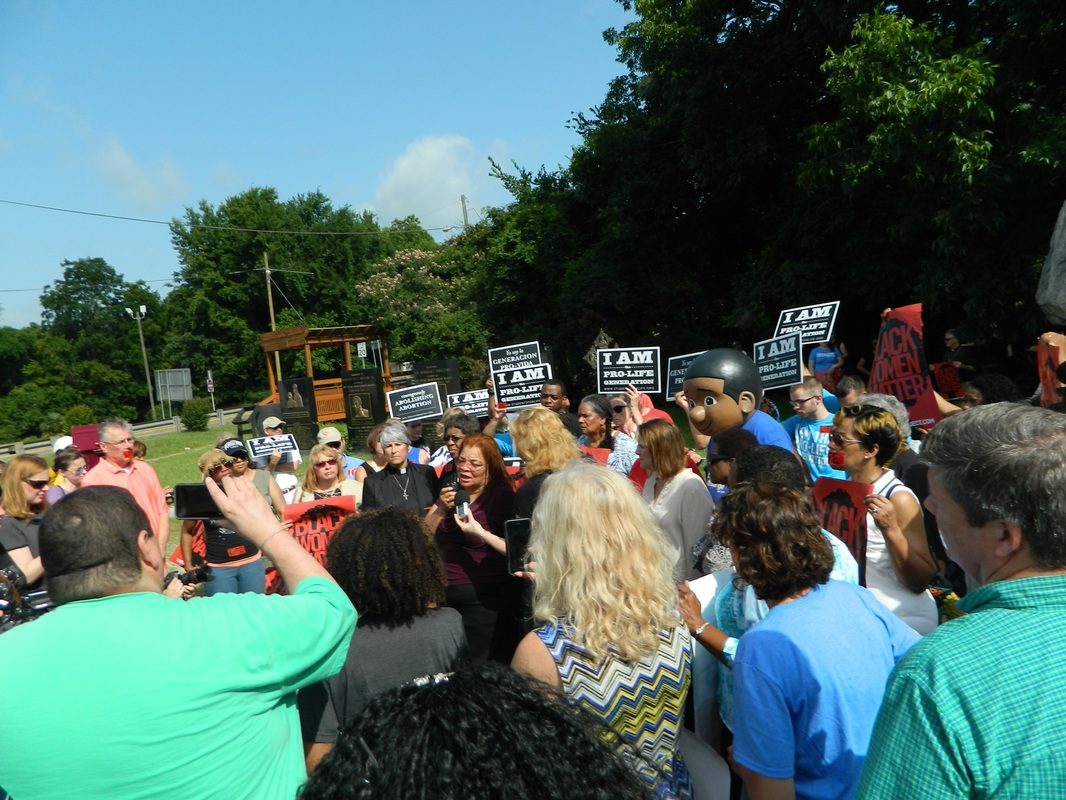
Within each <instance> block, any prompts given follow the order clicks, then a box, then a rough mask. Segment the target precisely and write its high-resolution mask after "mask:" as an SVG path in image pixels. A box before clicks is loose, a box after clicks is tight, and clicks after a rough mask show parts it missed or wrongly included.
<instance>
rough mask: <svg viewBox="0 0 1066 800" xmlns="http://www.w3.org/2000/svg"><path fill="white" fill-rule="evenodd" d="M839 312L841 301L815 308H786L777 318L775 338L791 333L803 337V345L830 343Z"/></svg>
mask: <svg viewBox="0 0 1066 800" xmlns="http://www.w3.org/2000/svg"><path fill="white" fill-rule="evenodd" d="M839 310H840V301H839V300H834V301H833V302H832V303H818V304H817V305H813V306H798V307H796V308H786V309H785V310H784V311H782V312H781V313H780V314H778V316H777V327H776V328H774V338H775V339H776V338H777V337H779V336H784V335H786V334H789V333H798V334H800V336H801V337H803V339H802V341H803V344H810V343H812V342H828V341H829V340H830V339H831V338H833V326H834V325H836V321H837V311H839Z"/></svg>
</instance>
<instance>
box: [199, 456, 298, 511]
mask: <svg viewBox="0 0 1066 800" xmlns="http://www.w3.org/2000/svg"><path fill="white" fill-rule="evenodd" d="M215 447H216V448H217V449H219V450H221V451H222V452H223V453H225V454H226V455H227V456H229V457H230V458H231V459H233V466H232V467H230V472H231V473H233V477H234V478H244V479H245V480H246V481H251V482H252V486H254V487H255V488H256V489H258V490H259V494H261V495H263V499H264V500H266V501H267V502H268V503H270V506H271V508H273V509H274V516H276V517H277V518H278V519H281V517H282V515H283V514H284V513H285V497H284V496H283V495H282V493H281V487H280V486H278V482H277V481H276V480H274V476H273V475H271V474H270V470H266V469H256V468H255V467H253V466H252V462H251V461H250V460H249V458H248V451H247V450H246V449H245V448H244V442H242V441H241V440H240V439H234V438H232V437H227V436H222V437H219V440H218V442H217V443H216V444H215Z"/></svg>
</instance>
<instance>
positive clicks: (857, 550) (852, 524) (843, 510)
mask: <svg viewBox="0 0 1066 800" xmlns="http://www.w3.org/2000/svg"><path fill="white" fill-rule="evenodd" d="M873 490H874V487H873V486H872V485H871V484H869V483H857V482H856V481H842V480H840V479H839V478H819V479H818V480H816V481H815V482H814V486H813V487H812V489H811V499H812V500H814V510H815V512H816V513H817V514H818V517H819V519H821V521H822V527H823V528H825V529H826V530H827V531H829V532H830V533H831V534H833V535H834V536H835V537H837V538H838V539H840V541H842V542H843V543H844V544H845V546H846V547H847V548H848V550H850V551H851V554H852V555H853V556H855V561H856V563H857V564H858V565H859V584H860V585H862V586H865V585H866V496H867V495H869V494H873Z"/></svg>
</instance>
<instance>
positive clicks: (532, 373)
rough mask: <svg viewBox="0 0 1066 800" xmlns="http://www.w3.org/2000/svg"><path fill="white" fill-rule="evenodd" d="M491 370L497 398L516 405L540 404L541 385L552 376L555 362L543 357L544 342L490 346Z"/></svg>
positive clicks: (499, 401) (515, 407)
mask: <svg viewBox="0 0 1066 800" xmlns="http://www.w3.org/2000/svg"><path fill="white" fill-rule="evenodd" d="M489 372H490V373H491V374H492V383H493V386H495V388H496V402H497V403H506V404H507V407H508V408H513V409H518V408H530V407H531V406H538V405H540V389H541V387H542V386H543V385H544V382H545V381H547V380H551V378H552V368H551V365H550V364H546V363H544V361H543V359H542V356H541V352H540V342H523V343H521V344H509V345H506V346H504V347H493V348H490V349H489Z"/></svg>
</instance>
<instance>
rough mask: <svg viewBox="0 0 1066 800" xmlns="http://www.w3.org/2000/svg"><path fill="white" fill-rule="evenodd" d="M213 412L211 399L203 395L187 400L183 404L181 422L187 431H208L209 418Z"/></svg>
mask: <svg viewBox="0 0 1066 800" xmlns="http://www.w3.org/2000/svg"><path fill="white" fill-rule="evenodd" d="M210 414H211V401H210V400H206V399H204V398H203V397H194V398H193V399H192V400H186V401H185V402H184V403H182V406H181V424H182V425H184V426H185V430H187V431H206V430H207V418H208V416H209V415H210Z"/></svg>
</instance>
